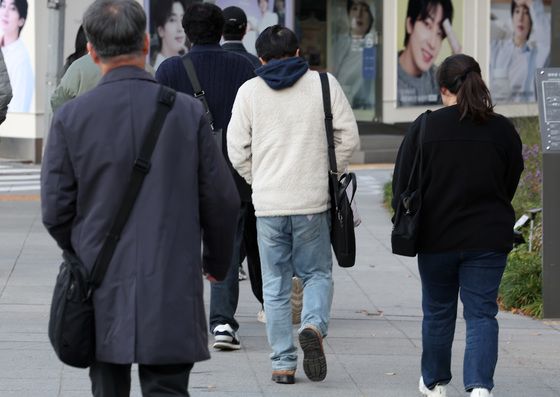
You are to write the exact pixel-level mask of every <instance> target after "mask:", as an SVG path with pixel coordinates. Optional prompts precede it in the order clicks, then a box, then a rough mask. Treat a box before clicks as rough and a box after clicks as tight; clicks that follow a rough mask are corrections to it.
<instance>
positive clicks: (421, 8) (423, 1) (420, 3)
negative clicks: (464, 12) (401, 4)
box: [404, 0, 453, 47]
mask: <svg viewBox="0 0 560 397" xmlns="http://www.w3.org/2000/svg"><path fill="white" fill-rule="evenodd" d="M438 4H441V7H442V9H443V18H442V19H441V22H443V21H445V20H446V19H449V22H451V23H453V4H451V0H408V9H407V10H406V17H407V18H410V20H411V21H412V23H414V22H416V21H423V20H425V19H427V18H428V17H429V16H430V15H431V14H432V12H433V11H434V10H435V9H436V7H437V6H438ZM440 28H441V31H442V34H443V36H442V37H443V38H445V37H446V36H447V35H446V34H445V30H444V29H443V26H440ZM409 38H410V33H408V30H407V29H406V24H405V28H404V46H405V47H406V46H407V45H408V39H409Z"/></svg>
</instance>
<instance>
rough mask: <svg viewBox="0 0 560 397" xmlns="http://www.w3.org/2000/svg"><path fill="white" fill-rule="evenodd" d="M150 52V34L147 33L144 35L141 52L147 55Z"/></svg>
mask: <svg viewBox="0 0 560 397" xmlns="http://www.w3.org/2000/svg"><path fill="white" fill-rule="evenodd" d="M149 52H150V36H149V35H148V33H146V34H145V35H144V47H142V54H144V55H148V53H149Z"/></svg>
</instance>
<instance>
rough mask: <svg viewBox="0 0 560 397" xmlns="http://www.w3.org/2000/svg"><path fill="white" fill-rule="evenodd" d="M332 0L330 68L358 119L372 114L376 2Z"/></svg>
mask: <svg viewBox="0 0 560 397" xmlns="http://www.w3.org/2000/svg"><path fill="white" fill-rule="evenodd" d="M379 1H381V0H350V1H346V0H331V5H330V15H332V19H331V20H330V24H331V36H330V40H331V55H330V71H331V72H332V73H333V74H334V76H335V77H336V78H337V80H338V82H339V83H340V85H341V86H342V89H343V90H344V92H345V94H346V97H347V98H348V101H349V102H350V105H351V106H352V109H354V111H355V113H356V115H357V117H358V118H359V119H370V120H371V119H372V118H373V116H374V114H375V110H374V108H375V82H376V77H377V56H378V32H377V31H376V23H375V22H376V18H378V16H377V15H376V2H379Z"/></svg>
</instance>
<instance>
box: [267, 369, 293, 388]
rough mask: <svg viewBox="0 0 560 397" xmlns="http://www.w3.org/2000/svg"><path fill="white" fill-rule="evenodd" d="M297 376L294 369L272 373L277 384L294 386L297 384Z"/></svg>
mask: <svg viewBox="0 0 560 397" xmlns="http://www.w3.org/2000/svg"><path fill="white" fill-rule="evenodd" d="M295 374H296V371H295V370H293V369H285V370H278V371H272V380H273V381H274V382H276V383H282V384H285V385H293V384H294V383H296V378H295Z"/></svg>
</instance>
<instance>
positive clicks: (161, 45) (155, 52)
mask: <svg viewBox="0 0 560 397" xmlns="http://www.w3.org/2000/svg"><path fill="white" fill-rule="evenodd" d="M191 3H194V1H193V0H150V1H146V2H145V4H144V8H145V9H146V11H148V10H149V11H148V15H149V17H148V20H149V30H150V64H151V65H152V66H153V67H154V70H157V68H158V67H159V65H161V63H162V62H163V61H164V60H165V59H167V58H169V57H172V56H177V55H184V54H185V53H186V52H187V51H188V44H189V43H188V41H187V35H186V34H185V30H184V29H183V16H184V15H185V10H186V9H187V7H188V6H189V4H191Z"/></svg>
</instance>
